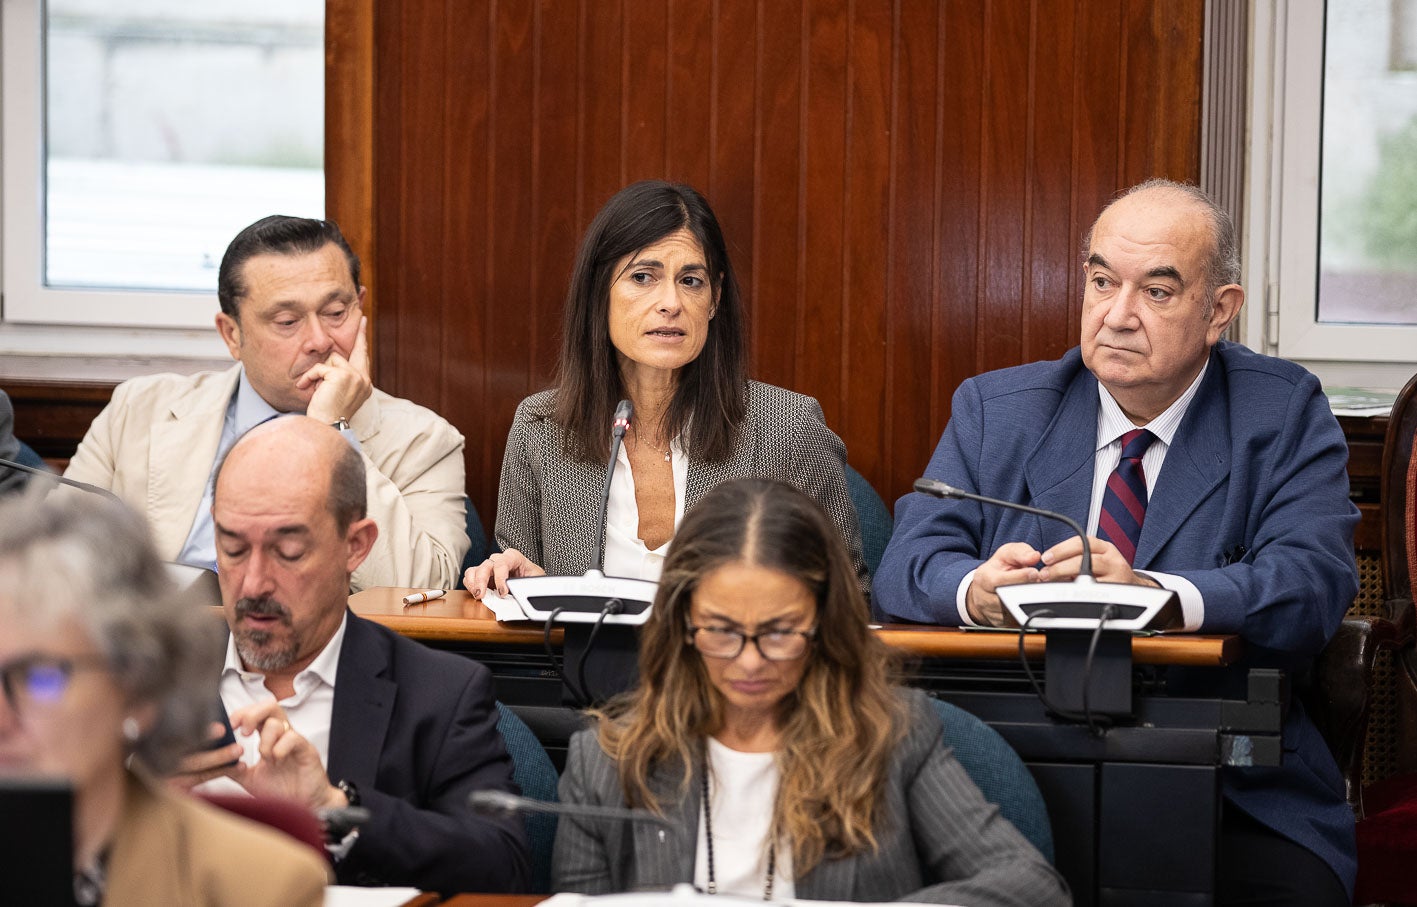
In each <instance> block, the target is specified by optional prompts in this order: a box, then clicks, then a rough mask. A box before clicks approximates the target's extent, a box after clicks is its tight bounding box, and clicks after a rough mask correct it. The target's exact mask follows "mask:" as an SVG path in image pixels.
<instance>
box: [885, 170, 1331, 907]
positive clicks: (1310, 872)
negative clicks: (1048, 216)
mask: <svg viewBox="0 0 1417 907" xmlns="http://www.w3.org/2000/svg"><path fill="white" fill-rule="evenodd" d="M1085 255H1086V259H1085V263H1084V274H1085V278H1086V289H1085V291H1084V295H1083V314H1082V343H1081V346H1080V347H1078V348H1074V349H1073V350H1071V351H1069V352H1068V353H1067V355H1065V356H1064V357H1063V358H1062V359H1059V360H1056V361H1053V362H1038V363H1032V364H1030V365H1024V366H1020V367H1017V368H1011V369H1004V370H1001V371H997V372H990V373H988V374H984V375H980V376H977V377H975V378H971V379H969V380H968V381H965V382H964V383H963V384H961V385H960V387H959V389H958V390H957V391H956V393H955V395H954V401H953V408H952V413H951V417H950V422H949V424H948V425H947V426H946V427H945V431H944V435H943V436H942V437H941V439H940V443H939V446H938V447H937V448H936V450H935V454H934V456H933V457H932V458H931V460H930V465H929V466H928V467H927V468H926V470H925V475H927V476H929V477H930V478H934V479H938V480H940V481H943V482H946V483H948V484H950V485H955V486H958V487H960V488H963V489H966V490H969V491H974V492H977V493H979V494H983V495H988V496H991V497H996V498H1004V499H1006V500H1010V501H1015V502H1018V503H1023V504H1030V505H1032V506H1035V507H1041V508H1045V509H1049V510H1055V511H1061V512H1062V513H1065V514H1067V515H1069V516H1071V517H1073V518H1074V519H1076V520H1078V522H1080V523H1083V524H1084V525H1085V526H1086V527H1087V531H1088V535H1089V538H1088V544H1089V547H1090V549H1091V552H1092V557H1093V570H1094V573H1095V574H1096V576H1097V578H1098V579H1099V580H1102V581H1108V582H1120V583H1135V584H1139V585H1152V586H1162V587H1165V588H1168V589H1172V590H1174V591H1175V592H1176V593H1177V595H1178V597H1179V599H1180V602H1181V606H1182V608H1181V610H1182V620H1183V622H1184V627H1185V629H1187V630H1198V631H1203V632H1208V633H1238V634H1240V635H1241V636H1242V637H1243V638H1244V640H1245V652H1246V657H1245V662H1244V665H1243V666H1242V668H1241V670H1243V668H1244V667H1253V666H1279V667H1284V668H1289V669H1294V668H1299V667H1302V666H1303V665H1305V664H1307V663H1308V662H1309V661H1310V660H1311V659H1312V658H1313V656H1314V655H1316V654H1317V653H1318V652H1319V651H1320V650H1321V649H1322V648H1323V646H1324V645H1325V644H1326V643H1327V642H1328V640H1329V638H1330V637H1331V636H1332V635H1333V633H1334V632H1335V630H1336V629H1337V627H1338V624H1339V622H1340V621H1341V620H1342V618H1343V614H1344V612H1345V611H1346V610H1347V608H1348V606H1349V605H1350V604H1351V603H1352V600H1353V597H1354V595H1355V594H1356V593H1357V589H1358V578H1357V568H1356V566H1355V563H1354V558H1353V528H1354V526H1355V525H1356V523H1357V520H1358V513H1357V509H1356V508H1355V507H1354V506H1353V505H1352V503H1350V502H1349V500H1348V478H1347V472H1346V466H1347V459H1348V452H1347V445H1346V444H1345V442H1344V438H1343V433H1342V431H1341V430H1340V429H1339V427H1338V423H1337V420H1336V419H1334V417H1333V414H1332V412H1331V411H1330V409H1329V407H1328V404H1327V401H1326V400H1325V398H1324V396H1323V393H1322V390H1321V388H1320V386H1319V383H1318V381H1317V379H1315V378H1314V376H1313V375H1311V374H1309V373H1308V372H1307V371H1305V370H1304V369H1303V368H1301V367H1299V366H1297V365H1295V364H1293V363H1290V362H1286V361H1284V360H1281V359H1275V358H1271V357H1268V356H1261V355H1259V354H1256V353H1253V352H1251V351H1249V350H1247V349H1245V348H1244V347H1242V346H1239V345H1236V344H1233V343H1229V342H1226V341H1222V340H1220V337H1221V335H1222V334H1223V333H1224V331H1225V329H1226V328H1227V327H1228V326H1229V325H1230V323H1231V321H1233V320H1234V318H1235V316H1236V315H1237V314H1238V313H1239V311H1240V307H1241V305H1242V304H1243V303H1244V298H1245V293H1244V290H1243V289H1242V288H1241V287H1240V286H1239V285H1238V280H1239V273H1240V267H1239V261H1238V255H1237V253H1236V245H1235V230H1234V225H1233V223H1232V221H1231V219H1230V217H1229V216H1228V215H1227V214H1226V213H1225V212H1224V211H1223V210H1221V209H1220V208H1219V207H1218V206H1217V205H1216V204H1215V203H1214V202H1213V201H1212V200H1211V199H1210V198H1209V197H1208V196H1207V195H1206V194H1205V193H1204V192H1202V191H1201V190H1199V189H1197V188H1195V187H1193V186H1186V185H1181V184H1177V183H1171V182H1168V181H1162V180H1153V181H1150V182H1147V183H1143V184H1141V185H1140V186H1136V187H1134V188H1132V189H1130V190H1127V191H1126V192H1125V193H1123V194H1122V195H1121V196H1120V197H1119V198H1118V199H1117V200H1116V201H1114V202H1113V203H1112V204H1111V205H1109V206H1108V207H1107V208H1106V209H1105V210H1104V211H1103V212H1102V214H1101V215H1100V216H1099V217H1098V219H1097V221H1096V223H1095V224H1094V225H1093V228H1092V230H1091V231H1089V234H1088V239H1087V242H1086V252H1085ZM1138 428H1144V429H1146V430H1147V432H1148V434H1145V435H1144V436H1143V437H1144V441H1145V443H1143V444H1142V446H1141V447H1140V448H1132V447H1129V448H1128V450H1131V451H1132V452H1131V453H1128V454H1127V457H1126V458H1125V459H1128V460H1130V462H1131V465H1132V467H1133V468H1134V472H1133V474H1132V476H1131V478H1130V479H1129V481H1130V482H1132V483H1133V484H1132V485H1131V487H1132V488H1133V489H1134V491H1135V492H1136V494H1135V495H1132V496H1131V497H1130V498H1127V499H1126V500H1125V506H1124V507H1123V509H1122V510H1118V509H1117V504H1116V500H1117V499H1116V497H1115V493H1114V496H1113V497H1112V498H1111V499H1109V496H1108V491H1107V488H1108V485H1109V479H1111V481H1112V482H1113V483H1114V485H1115V484H1116V482H1117V481H1118V479H1115V478H1112V476H1113V473H1114V470H1117V469H1118V466H1119V463H1121V462H1122V461H1123V460H1124V457H1123V452H1124V447H1123V444H1124V439H1123V436H1124V435H1125V436H1127V437H1126V440H1127V441H1128V442H1130V441H1131V440H1132V439H1133V437H1134V430H1135V429H1138ZM1119 474H1120V473H1119ZM1143 483H1144V490H1143ZM1126 495H1127V492H1125V491H1123V496H1124V498H1125V497H1126ZM1138 505H1140V508H1141V509H1140V510H1139V507H1138ZM1127 509H1130V511H1131V514H1132V517H1134V518H1136V519H1135V523H1139V524H1140V527H1139V531H1138V529H1137V527H1136V525H1135V524H1133V525H1132V526H1131V527H1130V531H1125V530H1126V527H1120V528H1119V522H1120V523H1127V522H1129V518H1128V516H1127V513H1126V512H1125V511H1126V510H1127ZM1081 553H1082V542H1081V541H1080V540H1079V539H1078V538H1077V537H1076V536H1074V535H1072V534H1071V533H1070V532H1069V530H1068V529H1067V527H1066V526H1063V525H1062V524H1059V523H1055V522H1054V521H1046V520H1042V519H1040V518H1037V517H1034V516H1030V515H1025V514H1021V513H1017V512H1014V511H1010V510H1003V509H999V508H990V507H986V506H981V505H978V504H975V503H972V502H967V501H941V500H936V499H934V498H929V497H926V496H924V495H921V494H918V493H912V494H908V495H906V496H905V497H903V498H901V499H900V501H899V502H898V503H897V505H896V529H895V534H894V536H893V537H892V538H891V543H890V545H889V547H888V548H887V549H886V552H885V556H884V558H883V559H882V562H881V566H880V569H879V571H878V572H877V573H876V576H875V580H874V585H873V589H874V597H875V598H876V601H877V604H878V605H879V607H881V608H882V609H883V610H884V611H885V612H886V613H887V614H889V615H892V616H895V617H898V618H903V619H906V620H913V621H921V622H926V623H944V624H952V625H959V624H984V625H995V626H997V625H1000V624H1003V623H1005V622H1006V618H1005V615H1004V611H1003V609H1002V606H1001V604H1000V602H999V598H998V595H997V594H996V593H995V590H996V589H997V588H998V587H999V586H1001V585H1007V584H1011V583H1020V582H1038V581H1047V580H1060V579H1068V578H1071V577H1073V576H1076V575H1077V572H1078V568H1079V564H1080V561H1081ZM1129 555H1130V556H1129ZM1231 680H1233V678H1231ZM1242 689H1243V688H1242ZM1283 734H1284V747H1285V752H1284V764H1283V766H1281V767H1279V768H1252V769H1227V770H1226V772H1225V778H1224V792H1225V797H1226V808H1225V810H1224V811H1223V815H1224V819H1223V828H1222V841H1221V854H1222V866H1221V873H1220V880H1219V888H1220V900H1221V903H1240V902H1243V903H1247V904H1248V903H1254V904H1268V903H1273V904H1285V905H1298V904H1337V903H1349V902H1350V900H1351V891H1352V887H1353V877H1354V872H1355V860H1354V844H1353V816H1352V813H1351V812H1350V811H1349V809H1348V807H1347V805H1346V803H1345V802H1344V798H1343V785H1342V780H1341V777H1340V775H1339V772H1338V768H1337V766H1336V765H1335V763H1334V761H1333V758H1332V756H1331V755H1330V753H1329V751H1328V748H1327V747H1326V745H1325V744H1324V741H1323V739H1322V738H1321V737H1320V736H1319V733H1318V731H1317V729H1316V728H1315V727H1314V725H1313V723H1312V721H1310V720H1309V718H1308V716H1307V715H1306V714H1305V713H1304V711H1303V708H1302V706H1300V704H1299V703H1298V702H1295V703H1293V705H1292V707H1291V709H1290V711H1289V713H1288V716H1287V719H1286V721H1285V724H1284V729H1283Z"/></svg>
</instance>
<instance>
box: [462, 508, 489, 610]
mask: <svg viewBox="0 0 1417 907" xmlns="http://www.w3.org/2000/svg"><path fill="white" fill-rule="evenodd" d="M462 502H463V506H464V507H465V508H466V509H465V511H464V513H465V514H466V516H465V517H464V524H465V526H466V531H467V540H468V541H469V542H470V543H471V544H470V545H469V546H468V549H467V554H465V555H463V559H462V569H460V570H459V571H458V581H457V583H456V584H455V585H456V587H457V588H459V589H465V588H467V587H466V586H464V585H463V581H462V578H463V577H464V576H466V575H467V571H468V570H469V569H470V568H472V567H474V566H476V565H477V564H480V563H482V562H483V561H485V560H487V530H486V529H483V528H482V517H480V516H478V513H477V508H476V507H474V506H473V505H472V498H469V497H468V496H467V495H463V499H462Z"/></svg>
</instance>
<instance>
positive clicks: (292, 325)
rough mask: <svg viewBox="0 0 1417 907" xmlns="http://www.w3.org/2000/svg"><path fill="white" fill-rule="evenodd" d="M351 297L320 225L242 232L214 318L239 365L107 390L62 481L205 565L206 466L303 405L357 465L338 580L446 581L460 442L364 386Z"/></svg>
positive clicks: (179, 557)
mask: <svg viewBox="0 0 1417 907" xmlns="http://www.w3.org/2000/svg"><path fill="white" fill-rule="evenodd" d="M364 292H365V290H364V287H362V286H360V284H359V259H358V257H356V256H355V254H354V253H353V251H352V250H351V249H350V248H349V245H348V243H346V242H345V239H344V237H343V236H342V235H341V234H340V232H339V228H338V227H337V226H336V225H335V224H334V223H332V222H330V221H321V220H310V219H307V218H297V217H286V216H282V215H273V216H271V217H267V218H264V219H262V220H259V221H257V222H256V223H254V224H252V225H251V226H249V227H247V228H246V229H245V230H242V231H241V233H239V234H238V235H237V236H236V238H235V239H233V240H232V242H231V245H230V246H228V247H227V250H226V254H225V255H224V256H223V258H222V262H221V270H220V272H219V275H218V283H217V296H218V298H219V299H220V301H221V311H220V312H219V313H218V314H217V316H216V326H217V330H218V331H219V332H220V333H221V337H222V340H224V341H225V342H226V345H227V349H229V350H230V351H231V356H232V358H233V359H235V360H236V361H237V364H236V365H234V366H233V367H231V368H230V369H227V370H226V371H224V372H203V373H200V374H196V375H191V376H185V375H173V374H162V375H151V376H147V377H142V378H135V379H133V380H131V381H127V382H125V383H123V384H121V385H119V387H118V388H117V389H116V390H115V391H114V393H113V399H112V401H111V402H110V403H109V405H108V406H107V407H105V408H104V410H103V412H102V413H100V414H99V416H98V418H97V419H95V420H94V423H93V425H92V426H90V428H89V431H88V434H87V435H86V436H85V438H84V440H83V443H81V444H80V445H79V449H78V452H77V453H75V455H74V459H73V460H72V461H71V462H70V464H69V468H68V470H66V472H65V475H66V476H69V477H70V478H74V479H78V480H80V481H84V482H90V483H93V484H95V485H99V486H101V487H103V488H108V489H110V490H112V491H113V492H115V493H116V494H118V495H119V496H120V497H121V498H123V499H124V500H125V501H127V502H128V503H129V504H131V505H132V506H134V507H135V508H137V509H138V510H139V511H140V512H142V513H144V514H146V515H147V517H148V520H149V522H151V524H152V527H153V535H154V538H155V539H156V541H157V546H158V550H159V553H160V554H161V555H162V556H163V557H164V558H167V559H169V560H173V561H179V562H181V563H186V564H192V565H194V566H199V567H206V568H209V569H214V568H215V564H216V550H215V543H214V540H213V536H212V520H211V499H212V485H211V480H212V475H213V472H214V470H215V467H216V463H217V462H218V461H219V460H220V459H221V457H222V455H223V454H225V452H226V451H227V450H228V449H229V448H230V447H231V445H232V444H233V443H234V442H235V441H236V439H237V438H238V437H240V436H241V435H242V434H243V433H244V432H246V431H247V430H249V429H250V428H252V427H254V426H256V425H259V424H260V423H261V422H264V421H266V420H267V419H270V418H273V417H274V416H276V415H279V414H281V413H290V412H296V413H304V414H306V415H308V416H310V417H312V418H315V419H318V420H320V421H321V422H325V423H327V424H330V425H333V426H334V427H335V428H337V429H339V430H340V432H341V433H342V434H343V435H344V437H345V440H347V441H348V442H349V443H350V445H351V446H352V447H354V448H355V449H356V450H357V451H359V453H360V454H361V455H362V456H363V458H364V461H365V466H366V473H367V476H368V499H369V515H370V516H372V517H373V518H374V519H375V520H376V521H377V523H378V527H379V537H378V542H377V544H376V545H375V547H374V550H373V551H371V552H370V554H369V557H368V559H367V560H365V561H364V563H363V565H362V566H361V567H360V568H359V570H357V571H356V572H355V573H354V575H353V577H352V578H351V581H350V582H351V586H352V588H353V589H355V590H359V589H364V588H368V587H370V586H424V587H429V588H443V589H451V588H453V586H454V585H455V584H456V583H457V579H458V574H459V569H460V566H461V563H462V558H463V555H464V554H465V553H466V551H467V548H468V539H467V534H466V531H465V525H464V513H465V511H464V503H463V502H464V498H463V488H464V481H463V438H462V435H461V434H459V433H458V431H457V430H456V429H455V428H453V427H452V426H451V425H450V424H448V422H447V421H445V420H444V419H442V418H441V417H440V416H438V415H437V414H436V413H434V412H432V411H431V410H428V409H425V408H424V407H421V406H418V405H416V404H414V403H411V402H409V401H408V400H402V399H399V398H398V397H393V396H390V395H389V394H386V393H384V392H382V391H380V390H378V389H377V388H375V387H374V386H373V384H372V382H371V381H370V378H369V353H368V347H367V337H366V328H367V318H366V317H365V316H364V314H363V312H362V304H363V301H364Z"/></svg>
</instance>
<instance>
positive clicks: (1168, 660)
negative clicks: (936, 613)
mask: <svg viewBox="0 0 1417 907" xmlns="http://www.w3.org/2000/svg"><path fill="white" fill-rule="evenodd" d="M876 633H877V635H878V636H879V637H880V639H881V640H882V641H883V642H885V643H886V644H887V645H889V646H892V647H893V648H896V649H900V650H901V651H903V652H906V653H908V654H910V655H918V656H921V657H926V658H989V659H997V658H1015V657H1017V655H1018V636H1017V635H1015V634H1013V633H990V632H979V631H976V632H971V631H968V630H960V629H956V628H952V627H923V626H908V627H906V626H891V625H887V626H885V627H882V628H881V629H880V630H878V631H876ZM1045 645H1046V641H1045V639H1044V637H1043V635H1042V634H1041V633H1030V634H1029V635H1028V638H1027V639H1025V640H1024V651H1025V652H1026V653H1027V654H1028V656H1029V658H1032V659H1040V658H1042V657H1043V653H1044V648H1045ZM1241 649H1242V645H1241V642H1240V637H1238V636H1197V635H1193V634H1178V635H1175V636H1138V637H1134V638H1133V639H1132V658H1133V660H1134V661H1135V662H1136V663H1137V664H1167V665H1186V666H1192V667H1223V666H1225V665H1229V664H1234V663H1235V662H1236V661H1237V660H1239V658H1240V652H1241Z"/></svg>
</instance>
